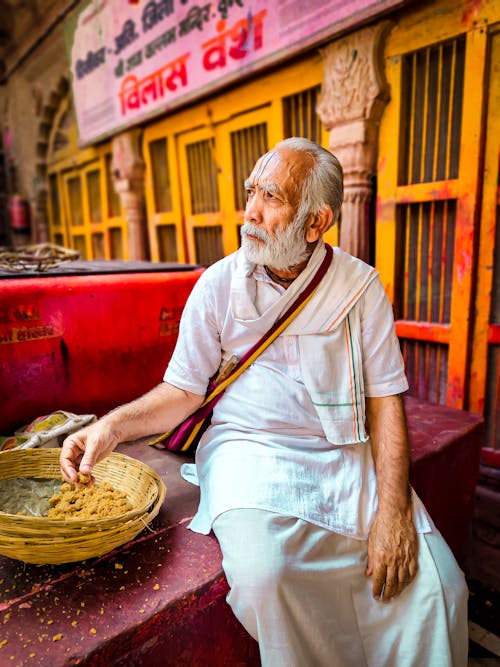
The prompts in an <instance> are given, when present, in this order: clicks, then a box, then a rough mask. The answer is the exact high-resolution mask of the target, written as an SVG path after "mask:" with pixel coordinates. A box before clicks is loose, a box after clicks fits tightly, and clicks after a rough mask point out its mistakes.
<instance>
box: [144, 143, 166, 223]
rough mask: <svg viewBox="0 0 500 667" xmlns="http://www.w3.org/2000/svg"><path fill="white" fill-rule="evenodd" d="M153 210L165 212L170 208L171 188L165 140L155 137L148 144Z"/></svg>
mask: <svg viewBox="0 0 500 667" xmlns="http://www.w3.org/2000/svg"><path fill="white" fill-rule="evenodd" d="M149 153H150V156H151V171H152V177H153V192H154V202H155V210H156V211H157V212H158V213H160V212H161V213H166V212H167V211H171V210H172V188H171V184H170V172H169V169H168V157H167V155H168V154H167V140H166V139H165V138H162V139H156V140H155V141H152V142H151V143H150V144H149Z"/></svg>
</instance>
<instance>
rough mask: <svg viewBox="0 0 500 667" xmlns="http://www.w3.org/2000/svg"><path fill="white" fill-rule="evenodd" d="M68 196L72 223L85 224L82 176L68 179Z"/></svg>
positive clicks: (75, 224) (74, 224)
mask: <svg viewBox="0 0 500 667" xmlns="http://www.w3.org/2000/svg"><path fill="white" fill-rule="evenodd" d="M68 198H69V209H70V210H69V215H70V220H71V224H72V225H73V226H79V225H83V209H82V183H81V180H80V176H73V177H72V178H69V179H68ZM75 238H76V237H75ZM77 250H80V248H77Z"/></svg>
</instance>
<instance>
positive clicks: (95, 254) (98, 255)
mask: <svg viewBox="0 0 500 667" xmlns="http://www.w3.org/2000/svg"><path fill="white" fill-rule="evenodd" d="M91 240H92V258H93V259H105V257H106V253H105V251H104V234H102V233H97V234H92V237H91Z"/></svg>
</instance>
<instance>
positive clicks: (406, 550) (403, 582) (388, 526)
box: [366, 509, 418, 602]
mask: <svg viewBox="0 0 500 667" xmlns="http://www.w3.org/2000/svg"><path fill="white" fill-rule="evenodd" d="M417 560H418V541H417V533H416V531H415V526H414V524H413V519H412V516H411V509H409V510H407V511H406V512H400V511H396V512H390V513H384V514H382V513H380V512H378V513H377V514H376V516H375V520H374V522H373V524H372V527H371V529H370V534H369V536H368V565H367V568H366V576H367V577H370V576H371V577H373V597H374V598H375V599H376V600H382V601H384V602H388V601H389V600H390V599H391V598H393V597H394V596H395V595H399V593H401V591H402V590H403V589H404V588H405V587H406V586H407V585H408V584H409V583H410V582H411V581H413V579H414V577H415V575H416V573H417Z"/></svg>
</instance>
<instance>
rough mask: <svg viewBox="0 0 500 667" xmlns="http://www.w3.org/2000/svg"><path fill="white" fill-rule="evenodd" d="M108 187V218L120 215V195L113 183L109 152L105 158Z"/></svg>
mask: <svg viewBox="0 0 500 667" xmlns="http://www.w3.org/2000/svg"><path fill="white" fill-rule="evenodd" d="M105 169H106V188H107V194H108V218H117V217H118V216H119V215H120V197H119V196H118V194H117V193H116V192H115V187H114V183H113V171H112V157H111V153H108V154H107V155H106V158H105Z"/></svg>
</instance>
